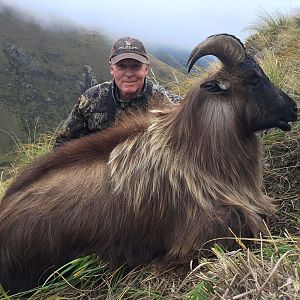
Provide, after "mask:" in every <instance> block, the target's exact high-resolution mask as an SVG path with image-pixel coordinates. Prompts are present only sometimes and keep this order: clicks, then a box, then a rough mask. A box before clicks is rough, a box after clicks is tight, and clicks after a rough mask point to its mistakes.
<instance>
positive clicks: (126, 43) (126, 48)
mask: <svg viewBox="0 0 300 300" xmlns="http://www.w3.org/2000/svg"><path fill="white" fill-rule="evenodd" d="M125 58H132V59H135V60H138V61H140V62H141V63H144V64H147V63H148V55H147V52H146V49H145V47H144V45H143V43H142V42H141V41H139V40H138V39H135V38H131V37H125V38H121V39H119V40H117V41H116V42H115V44H114V45H113V47H112V49H111V51H110V56H109V62H110V63H112V64H116V63H117V62H119V61H120V60H122V59H125Z"/></svg>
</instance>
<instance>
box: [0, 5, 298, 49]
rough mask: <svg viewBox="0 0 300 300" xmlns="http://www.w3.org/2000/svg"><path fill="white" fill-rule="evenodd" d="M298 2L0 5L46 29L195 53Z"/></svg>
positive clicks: (238, 33) (245, 34)
mask: <svg viewBox="0 0 300 300" xmlns="http://www.w3.org/2000/svg"><path fill="white" fill-rule="evenodd" d="M296 2H297V1H296V0H294V1H292V0H290V1H283V0H272V1H261V0H251V1H236V0H214V1H204V0H203V1H201V0H189V1H186V0H184V1H183V0H164V1H162V0H151V1H150V0H144V1H140V0H127V1H109V2H104V1H101V2H100V1H96V0H89V1H85V2H83V1H77V0H49V1H48V0H43V1H38V0H2V3H4V4H5V5H8V6H10V7H13V8H14V9H16V10H18V11H19V12H20V13H21V14H22V15H23V16H30V17H32V18H34V19H35V20H36V21H38V22H39V23H40V24H41V25H42V26H45V27H53V26H57V24H59V25H60V26H63V27H69V26H71V24H74V25H76V26H84V27H86V28H88V29H91V30H97V31H101V32H102V33H103V32H104V33H105V32H106V33H107V34H108V35H109V36H110V37H111V38H113V39H116V38H119V37H122V36H126V35H129V36H134V37H137V38H140V39H141V40H143V41H144V42H145V44H146V45H147V44H148V45H149V44H151V45H152V44H163V45H168V46H172V45H174V46H176V47H182V48H191V47H193V46H195V45H196V44H197V43H199V42H200V41H201V40H203V39H204V38H205V37H207V36H208V35H211V34H215V33H221V32H228V33H231V34H234V35H237V36H238V37H239V38H241V39H242V40H243V39H244V38H245V37H246V36H247V31H245V28H246V27H247V26H249V25H250V24H251V23H253V22H254V21H255V19H256V18H257V15H258V13H259V12H261V11H263V10H265V11H267V12H268V13H273V12H274V11H276V10H280V11H284V12H289V11H293V10H294V9H295V8H296V7H297V6H298V7H299V4H296Z"/></svg>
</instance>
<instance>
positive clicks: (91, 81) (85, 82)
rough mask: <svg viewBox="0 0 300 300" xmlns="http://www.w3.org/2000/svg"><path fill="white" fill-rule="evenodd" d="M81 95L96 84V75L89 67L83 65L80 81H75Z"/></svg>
mask: <svg viewBox="0 0 300 300" xmlns="http://www.w3.org/2000/svg"><path fill="white" fill-rule="evenodd" d="M76 83H77V86H78V88H79V89H80V91H81V93H84V92H85V91H86V90H87V89H89V88H90V87H92V86H94V85H96V84H98V80H97V78H96V74H95V72H94V70H93V69H92V67H91V66H90V65H84V67H83V73H82V74H81V79H80V80H77V81H76Z"/></svg>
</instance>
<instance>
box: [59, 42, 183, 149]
mask: <svg viewBox="0 0 300 300" xmlns="http://www.w3.org/2000/svg"><path fill="white" fill-rule="evenodd" d="M109 65H110V73H111V75H112V77H113V79H112V81H110V82H104V83H102V84H98V85H95V86H93V87H91V88H90V89H88V90H87V91H86V92H85V93H84V94H83V95H81V96H80V97H79V99H78V101H77V103H76V104H75V106H74V108H73V109H72V111H71V113H70V115H69V117H68V118H67V120H66V121H65V124H64V125H63V128H62V130H61V131H60V133H59V134H58V136H57V137H56V140H55V144H54V147H57V146H60V145H62V144H64V143H65V142H67V141H69V140H72V139H75V138H80V137H82V136H85V135H88V134H91V133H93V132H96V131H99V130H103V129H105V128H107V127H109V126H111V125H112V124H113V123H114V121H115V119H116V116H117V115H118V113H120V112H121V111H122V110H126V109H128V108H138V107H142V108H145V109H146V108H147V103H148V99H149V97H151V96H154V97H155V98H156V99H159V98H160V99H163V98H164V99H166V98H167V99H169V100H170V101H173V102H177V101H179V100H180V97H179V96H176V95H173V94H171V93H169V92H167V91H166V90H164V89H163V88H162V87H161V86H158V85H154V84H153V83H152V82H151V81H150V80H149V79H148V78H147V74H148V68H149V60H148V55H147V52H146V50H145V47H144V45H143V43H142V42H141V41H139V40H137V39H135V38H130V37H125V38H121V39H119V40H118V41H116V43H115V44H114V45H113V47H112V49H111V53H110V57H109Z"/></svg>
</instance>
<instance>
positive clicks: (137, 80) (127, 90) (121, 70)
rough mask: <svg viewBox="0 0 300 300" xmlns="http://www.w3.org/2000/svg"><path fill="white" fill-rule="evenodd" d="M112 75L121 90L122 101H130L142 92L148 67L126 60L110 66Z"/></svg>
mask: <svg viewBox="0 0 300 300" xmlns="http://www.w3.org/2000/svg"><path fill="white" fill-rule="evenodd" d="M110 73H111V75H112V76H113V77H114V79H115V82H116V85H117V87H118V88H119V91H120V95H121V98H122V100H125V101H126V100H130V99H131V98H133V97H135V96H137V95H138V94H139V92H140V91H141V90H142V88H143V85H144V80H145V77H146V76H147V74H148V65H146V64H143V63H141V62H139V61H137V60H135V59H132V58H126V59H123V60H121V61H119V62H117V63H116V64H115V65H110Z"/></svg>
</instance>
